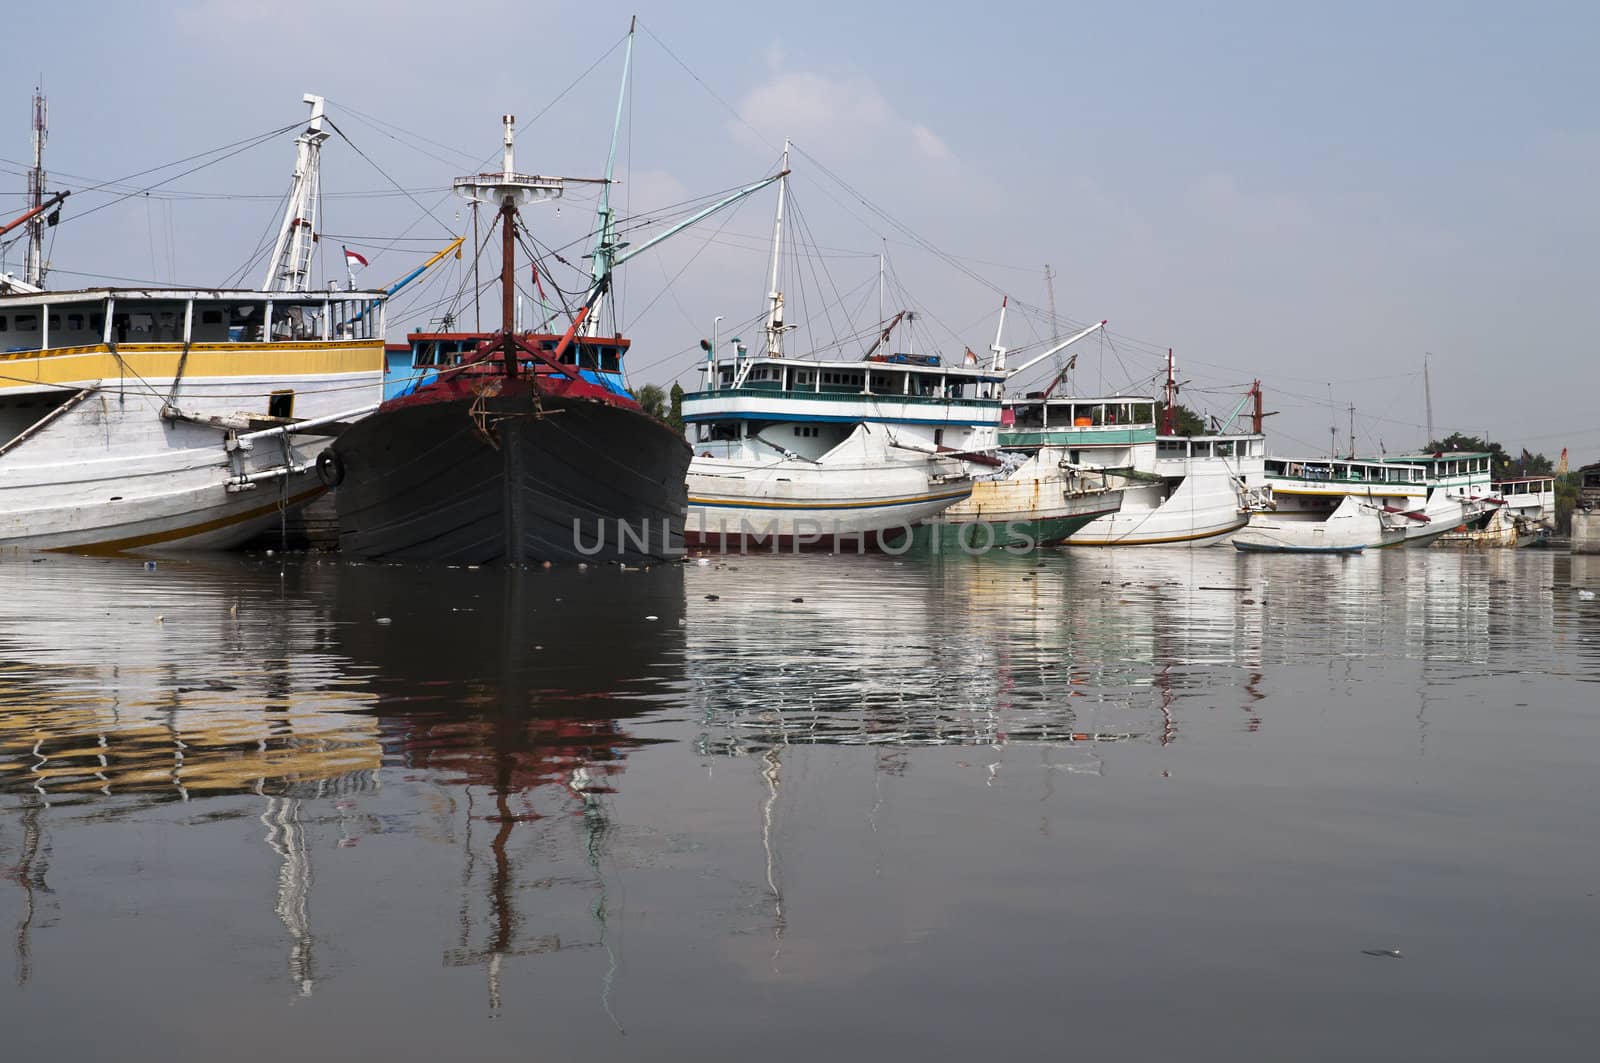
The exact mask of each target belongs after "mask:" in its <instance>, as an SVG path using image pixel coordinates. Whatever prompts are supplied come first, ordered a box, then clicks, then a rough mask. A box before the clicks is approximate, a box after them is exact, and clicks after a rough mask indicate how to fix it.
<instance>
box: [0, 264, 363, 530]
mask: <svg viewBox="0 0 1600 1063" xmlns="http://www.w3.org/2000/svg"><path fill="white" fill-rule="evenodd" d="M340 296H341V302H340V303H336V304H334V305H333V306H331V307H329V306H325V305H324V300H323V298H322V297H320V296H319V297H317V298H316V300H315V306H314V307H310V306H305V305H302V304H296V305H295V307H294V309H295V311H296V313H295V315H294V318H293V321H294V324H293V325H292V327H291V326H290V325H289V323H288V319H287V317H286V319H285V332H288V333H290V334H288V335H283V336H279V337H276V338H275V339H273V340H272V341H269V342H244V341H240V340H230V339H229V328H228V326H227V325H226V324H225V323H224V321H225V320H226V319H227V318H229V317H241V316H242V317H249V316H252V315H251V314H250V313H247V312H246V309H247V308H249V309H251V310H253V311H254V312H255V314H257V315H261V314H265V313H267V312H269V311H268V307H269V306H270V305H271V300H272V296H269V295H267V294H265V293H259V292H214V291H213V292H204V293H199V292H174V291H166V290H163V291H139V292H130V291H122V290H110V291H108V290H99V291H87V292H53V293H50V294H48V295H43V294H38V295H32V296H9V297H4V298H0V319H4V320H6V322H7V325H8V326H9V327H8V335H9V336H10V337H11V338H13V340H14V339H15V338H17V331H18V330H17V329H16V327H15V326H16V323H17V322H18V321H21V322H22V323H24V324H28V323H31V322H37V321H39V320H41V319H44V318H48V320H50V321H52V322H57V323H64V324H62V325H61V327H60V329H59V330H58V331H56V332H55V334H54V335H49V336H44V337H41V338H40V339H32V338H31V337H30V339H28V340H25V341H24V342H25V343H26V344H27V345H28V346H29V347H30V348H31V349H24V350H20V351H15V350H14V351H11V352H9V353H6V354H4V355H0V366H3V369H4V374H5V375H4V378H0V436H3V437H4V440H5V441H4V442H3V443H0V545H3V546H5V547H13V548H21V549H45V550H49V549H74V550H97V551H118V550H130V549H162V548H167V549H171V548H179V549H196V548H199V549H212V548H216V549H221V548H227V547H231V546H237V545H240V544H242V543H244V542H246V541H248V540H249V539H250V538H252V537H253V536H254V535H256V534H258V533H260V532H261V531H263V530H265V529H268V528H271V527H273V526H274V525H275V524H276V523H277V522H278V521H279V520H280V519H281V515H282V513H283V512H284V511H285V510H286V509H288V508H291V507H294V506H297V505H300V504H302V503H304V502H306V501H308V500H309V499H311V498H313V497H315V496H316V495H317V494H319V493H321V492H322V491H323V490H324V489H325V487H326V485H325V484H324V483H323V482H322V480H321V479H319V477H318V475H317V471H316V460H317V456H318V454H319V452H320V451H321V450H322V448H323V447H324V446H325V445H326V442H327V436H328V435H329V434H331V433H333V432H335V431H337V429H338V427H339V426H340V425H341V424H342V423H344V422H346V421H348V420H350V419H353V418H355V417H359V416H361V415H362V414H365V413H367V412H369V411H370V410H372V409H374V408H375V407H376V405H377V403H378V401H379V400H380V398H381V393H382V387H383V341H382V337H381V332H378V331H377V330H378V328H379V327H380V326H379V320H380V319H381V314H373V315H371V317H372V321H371V324H370V325H369V326H365V327H363V326H361V325H357V326H356V331H358V332H360V333H361V334H363V335H364V337H365V338H360V339H354V338H347V339H326V340H324V339H320V338H319V339H305V338H300V337H297V336H295V335H293V333H295V332H299V333H304V332H305V331H306V330H307V329H311V330H312V335H317V336H320V335H321V322H318V321H316V320H314V318H313V317H312V316H311V314H312V313H314V314H316V315H322V314H329V315H332V316H337V315H338V314H339V313H341V311H343V310H348V311H349V312H350V313H349V316H354V314H355V313H356V312H358V310H357V308H358V306H359V307H365V306H367V305H368V304H370V302H371V301H372V300H373V299H376V298H379V296H378V294H377V293H347V292H341V293H340ZM285 302H286V300H285V299H284V297H282V296H279V297H278V305H277V306H276V307H274V308H273V309H275V310H276V311H277V312H278V313H283V312H284V311H285V310H286V309H287V307H286V306H285V305H284V303H285ZM303 311H304V312H303ZM186 317H187V318H188V319H189V320H190V322H191V324H190V326H189V329H188V340H187V342H185V341H184V340H183V339H182V338H179V337H178V336H166V335H163V334H162V332H161V325H160V322H161V321H162V320H163V319H171V320H172V321H173V322H175V323H177V322H181V321H182V320H183V319H185V318H186ZM213 317H215V318H216V319H217V320H216V321H214V322H210V323H203V322H206V321H208V319H211V318H213ZM100 318H103V319H104V321H105V322H106V323H107V324H106V325H105V328H106V334H105V335H97V336H85V335H76V336H74V335H72V334H70V332H69V331H68V327H69V326H71V325H73V324H82V325H87V324H88V323H89V322H91V321H92V320H94V319H100ZM256 320H257V321H258V322H259V321H260V320H262V318H261V317H260V316H257V317H256ZM324 320H326V319H324ZM146 322H155V323H156V324H154V325H152V328H151V332H150V334H148V335H145V336H140V337H139V339H141V340H142V341H143V342H123V343H119V342H118V341H117V339H116V338H115V336H116V332H117V330H121V329H124V328H127V327H130V326H135V327H136V326H138V325H141V324H144V323H146ZM173 327H174V328H178V327H180V326H179V325H177V324H174V326H173ZM329 331H330V332H331V331H332V329H331V328H330V330H329ZM41 341H42V342H41Z"/></svg>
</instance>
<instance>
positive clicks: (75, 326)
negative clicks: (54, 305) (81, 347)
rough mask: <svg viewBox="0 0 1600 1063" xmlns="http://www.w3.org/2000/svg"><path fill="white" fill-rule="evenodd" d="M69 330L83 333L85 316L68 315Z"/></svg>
mask: <svg viewBox="0 0 1600 1063" xmlns="http://www.w3.org/2000/svg"><path fill="white" fill-rule="evenodd" d="M67 328H69V329H71V330H72V331H74V332H81V331H83V315H82V314H68V315H67Z"/></svg>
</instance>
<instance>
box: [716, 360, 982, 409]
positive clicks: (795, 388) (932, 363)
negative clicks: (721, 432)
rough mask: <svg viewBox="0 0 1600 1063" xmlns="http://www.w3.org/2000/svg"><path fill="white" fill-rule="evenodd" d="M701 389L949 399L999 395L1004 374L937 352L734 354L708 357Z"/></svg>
mask: <svg viewBox="0 0 1600 1063" xmlns="http://www.w3.org/2000/svg"><path fill="white" fill-rule="evenodd" d="M701 372H703V373H705V374H706V375H707V377H708V379H707V381H706V384H705V390H704V392H702V393H701V394H703V395H704V394H710V393H712V392H727V391H754V392H779V393H784V394H810V395H837V396H858V395H860V396H867V395H871V396H882V397H886V398H887V397H891V396H892V397H894V398H897V399H909V400H918V399H922V400H927V401H930V402H945V401H948V400H950V399H987V398H990V397H991V395H995V396H997V394H998V389H999V387H1000V386H1001V385H1002V384H1004V383H1005V374H1003V373H995V372H992V371H989V370H983V369H978V368H976V367H956V366H946V365H942V364H941V360H940V358H939V357H938V356H937V355H912V354H886V355H877V356H874V357H871V358H868V359H865V360H864V361H860V362H825V361H820V360H816V359H811V358H746V357H738V358H730V359H723V360H721V361H717V362H710V361H708V362H706V363H705V364H704V365H702V366H701Z"/></svg>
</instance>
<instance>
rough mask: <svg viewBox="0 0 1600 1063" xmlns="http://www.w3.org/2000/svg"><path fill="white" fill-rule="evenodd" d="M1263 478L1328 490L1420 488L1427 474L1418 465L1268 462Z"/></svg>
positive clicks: (1351, 461)
mask: <svg viewBox="0 0 1600 1063" xmlns="http://www.w3.org/2000/svg"><path fill="white" fill-rule="evenodd" d="M1266 475H1267V477H1268V478H1269V479H1275V480H1298V481H1300V482H1301V483H1302V484H1307V485H1321V484H1325V485H1328V486H1329V487H1333V486H1336V485H1337V486H1350V485H1355V486H1371V485H1373V484H1394V485H1399V486H1403V487H1411V488H1421V487H1425V486H1426V485H1427V481H1428V477H1427V472H1426V471H1425V470H1424V469H1423V468H1422V466H1420V465H1407V464H1402V463H1399V462H1388V461H1362V460H1360V459H1357V458H1348V459H1346V458H1313V459H1309V460H1298V459H1294V458H1268V459H1267V461H1266Z"/></svg>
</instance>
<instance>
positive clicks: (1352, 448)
mask: <svg viewBox="0 0 1600 1063" xmlns="http://www.w3.org/2000/svg"><path fill="white" fill-rule="evenodd" d="M1355 456H1356V404H1355V403H1353V402H1352V403H1351V404H1350V457H1351V458H1352V459H1354V458H1355Z"/></svg>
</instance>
